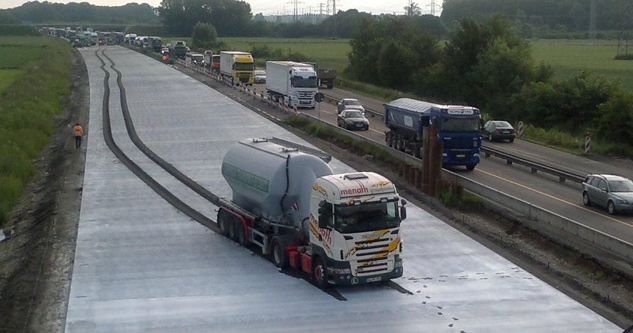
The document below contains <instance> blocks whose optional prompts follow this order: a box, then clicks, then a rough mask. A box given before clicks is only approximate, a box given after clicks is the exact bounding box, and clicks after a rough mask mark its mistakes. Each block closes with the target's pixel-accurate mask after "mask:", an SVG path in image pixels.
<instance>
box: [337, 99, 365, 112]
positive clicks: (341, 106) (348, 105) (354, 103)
mask: <svg viewBox="0 0 633 333" xmlns="http://www.w3.org/2000/svg"><path fill="white" fill-rule="evenodd" d="M337 109H338V113H341V112H342V111H343V110H345V109H356V110H360V111H361V112H362V113H365V108H364V107H363V106H362V105H361V104H360V102H359V101H358V100H357V99H356V98H343V99H342V100H340V101H339V102H338V104H337Z"/></svg>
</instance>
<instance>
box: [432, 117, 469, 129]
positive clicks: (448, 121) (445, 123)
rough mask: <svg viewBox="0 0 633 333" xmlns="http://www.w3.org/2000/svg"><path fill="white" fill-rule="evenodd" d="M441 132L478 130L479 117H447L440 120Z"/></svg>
mask: <svg viewBox="0 0 633 333" xmlns="http://www.w3.org/2000/svg"><path fill="white" fill-rule="evenodd" d="M440 131H442V132H479V117H468V118H466V117H459V118H458V117H447V118H442V119H441V120H440Z"/></svg>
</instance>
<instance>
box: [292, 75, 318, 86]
mask: <svg viewBox="0 0 633 333" xmlns="http://www.w3.org/2000/svg"><path fill="white" fill-rule="evenodd" d="M292 86H293V87H295V88H316V87H317V77H316V76H310V77H301V76H293V77H292Z"/></svg>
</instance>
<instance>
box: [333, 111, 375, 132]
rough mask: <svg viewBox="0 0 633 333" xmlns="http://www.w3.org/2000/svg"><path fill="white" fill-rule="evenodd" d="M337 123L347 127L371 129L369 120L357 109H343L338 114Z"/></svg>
mask: <svg viewBox="0 0 633 333" xmlns="http://www.w3.org/2000/svg"><path fill="white" fill-rule="evenodd" d="M337 125H338V126H339V127H343V128H345V129H349V130H352V129H362V130H365V131H366V130H368V129H369V120H367V118H365V115H364V114H363V112H362V111H360V110H357V109H348V110H343V111H341V113H339V114H338V120H337Z"/></svg>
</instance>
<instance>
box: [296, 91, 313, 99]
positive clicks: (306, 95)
mask: <svg viewBox="0 0 633 333" xmlns="http://www.w3.org/2000/svg"><path fill="white" fill-rule="evenodd" d="M297 97H299V98H301V99H306V98H307V99H312V98H314V96H312V92H311V91H299V92H298V93H297Z"/></svg>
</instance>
